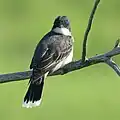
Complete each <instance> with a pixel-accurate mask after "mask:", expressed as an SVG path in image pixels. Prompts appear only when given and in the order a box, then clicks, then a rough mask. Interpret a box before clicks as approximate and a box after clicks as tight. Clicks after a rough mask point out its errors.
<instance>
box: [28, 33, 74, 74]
mask: <svg viewBox="0 0 120 120" xmlns="http://www.w3.org/2000/svg"><path fill="white" fill-rule="evenodd" d="M71 50H72V38H71V37H70V36H63V35H54V36H52V37H50V38H49V39H48V41H47V40H43V41H41V42H40V43H39V44H38V46H37V48H36V50H35V53H34V56H33V59H32V62H31V65H30V68H33V69H34V68H35V69H38V70H39V71H40V73H41V74H45V73H46V72H48V71H49V70H50V69H51V68H52V67H54V66H55V65H56V64H57V63H58V62H60V61H62V60H63V59H64V58H65V57H67V56H68V55H69V53H70V52H71Z"/></svg>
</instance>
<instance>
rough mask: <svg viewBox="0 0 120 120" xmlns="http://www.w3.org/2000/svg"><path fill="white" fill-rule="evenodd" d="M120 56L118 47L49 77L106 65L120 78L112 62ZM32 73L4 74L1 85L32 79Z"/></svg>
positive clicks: (76, 63) (70, 64) (0, 78)
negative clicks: (92, 66)
mask: <svg viewBox="0 0 120 120" xmlns="http://www.w3.org/2000/svg"><path fill="white" fill-rule="evenodd" d="M119 54H120V47H119V46H118V47H116V48H114V49H112V50H111V51H109V52H107V53H105V54H100V55H96V56H93V57H91V58H89V59H88V60H86V61H85V62H84V63H83V62H82V59H80V60H78V61H74V62H71V63H69V64H67V65H66V66H64V67H63V68H61V69H59V70H57V71H55V72H54V73H51V74H49V76H54V75H64V74H66V73H69V72H72V71H75V70H79V69H82V68H85V67H88V66H91V65H95V64H98V63H106V64H108V65H109V66H110V67H112V68H113V69H114V70H115V72H116V73H117V74H118V75H119V76H120V68H119V67H118V66H117V65H116V64H115V62H113V61H112V60H111V57H113V56H116V55H119ZM31 72H32V71H25V72H16V73H9V74H2V75H0V83H5V82H12V81H20V80H25V79H28V78H30V76H31Z"/></svg>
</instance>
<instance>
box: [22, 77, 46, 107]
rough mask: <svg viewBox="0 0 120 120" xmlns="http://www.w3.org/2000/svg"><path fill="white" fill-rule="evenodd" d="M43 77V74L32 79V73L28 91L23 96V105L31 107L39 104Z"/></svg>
mask: <svg viewBox="0 0 120 120" xmlns="http://www.w3.org/2000/svg"><path fill="white" fill-rule="evenodd" d="M44 78H45V77H44V76H40V77H37V78H36V79H34V76H33V75H32V77H31V79H30V85H29V88H28V91H27V93H26V95H25V97H24V102H23V107H26V108H31V107H36V106H39V105H40V102H41V96H42V90H43V86H44ZM32 79H34V80H32Z"/></svg>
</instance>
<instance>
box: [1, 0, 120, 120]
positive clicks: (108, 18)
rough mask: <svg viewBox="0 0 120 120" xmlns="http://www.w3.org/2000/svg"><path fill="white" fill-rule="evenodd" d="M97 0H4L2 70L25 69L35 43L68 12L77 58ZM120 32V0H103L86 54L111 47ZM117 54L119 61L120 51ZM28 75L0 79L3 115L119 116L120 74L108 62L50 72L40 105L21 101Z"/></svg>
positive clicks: (89, 119)
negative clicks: (13, 79) (29, 106)
mask: <svg viewBox="0 0 120 120" xmlns="http://www.w3.org/2000/svg"><path fill="white" fill-rule="evenodd" d="M93 2H94V0H50V1H48V0H0V73H1V74H2V73H9V72H17V71H24V70H28V69H29V64H30V61H31V58H32V55H33V52H34V49H35V46H36V44H37V43H38V41H39V40H40V39H41V38H42V36H43V35H44V34H46V33H47V32H48V31H49V30H50V29H51V27H52V24H53V21H54V19H55V17H56V16H58V15H67V16H68V17H69V19H70V21H71V26H72V33H73V35H74V38H75V43H74V48H75V49H74V59H79V58H80V57H81V50H82V40H83V35H84V31H85V28H86V26H87V21H88V16H89V14H90V12H91V9H92V6H93ZM119 37H120V1H119V0H114V1H113V0H111V1H110V0H101V3H100V5H99V8H98V9H97V12H96V16H95V19H94V23H93V26H92V31H91V32H90V35H89V41H88V46H87V50H88V53H87V54H88V56H89V57H91V56H94V55H95V54H99V53H104V52H107V51H109V50H111V49H112V47H113V45H114V43H115V41H116V40H117V39H118V38H119ZM114 60H115V61H116V62H117V63H118V64H120V61H119V60H120V57H119V56H117V57H115V58H114ZM27 84H28V80H26V81H20V82H12V83H6V84H1V85H0V119H1V120H120V78H119V77H118V76H117V75H116V73H115V72H114V71H113V70H112V69H111V68H109V67H108V66H107V65H105V64H99V65H94V66H91V67H88V68H85V69H82V70H78V71H74V72H72V73H69V74H66V75H64V76H55V77H48V78H47V79H46V82H45V87H44V94H43V101H42V104H41V106H40V107H37V108H33V109H25V108H22V107H21V104H22V100H23V97H24V94H25V91H26V89H27Z"/></svg>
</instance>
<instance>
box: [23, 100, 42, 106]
mask: <svg viewBox="0 0 120 120" xmlns="http://www.w3.org/2000/svg"><path fill="white" fill-rule="evenodd" d="M40 103H41V100H38V101H34V102H32V101H28V102H27V101H25V102H23V104H22V107H25V108H32V107H37V106H39V105H40Z"/></svg>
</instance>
